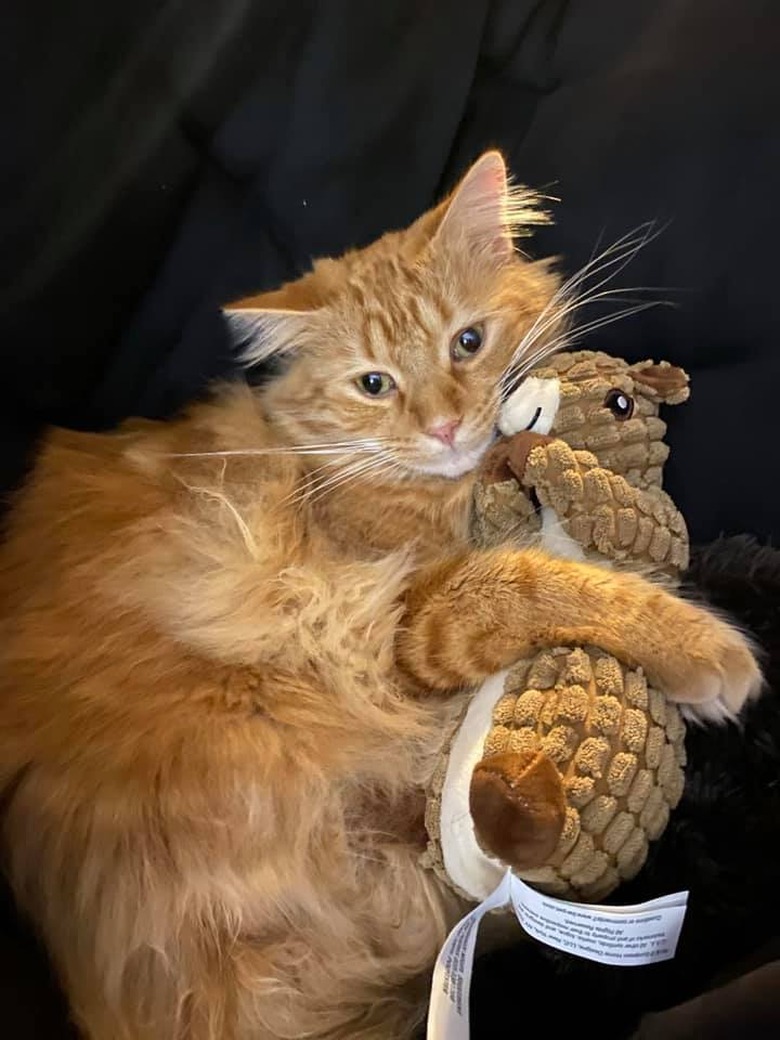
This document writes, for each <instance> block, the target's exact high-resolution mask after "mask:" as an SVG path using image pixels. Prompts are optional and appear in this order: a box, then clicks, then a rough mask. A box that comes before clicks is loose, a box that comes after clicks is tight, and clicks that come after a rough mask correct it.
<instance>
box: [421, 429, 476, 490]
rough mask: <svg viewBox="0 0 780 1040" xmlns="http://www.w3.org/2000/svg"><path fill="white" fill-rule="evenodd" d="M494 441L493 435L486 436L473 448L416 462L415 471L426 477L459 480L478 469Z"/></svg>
mask: <svg viewBox="0 0 780 1040" xmlns="http://www.w3.org/2000/svg"><path fill="white" fill-rule="evenodd" d="M492 443H493V437H492V436H491V437H486V438H485V440H484V441H481V442H480V443H479V444H478V445H476V446H475V447H473V448H459V449H457V450H454V451H448V452H446V454H442V455H441V456H439V457H437V458H435V459H430V460H429V461H427V462H415V464H414V467H413V469H414V472H415V473H419V474H421V475H423V476H426V477H445V478H446V479H447V480H457V478H458V477H463V476H465V475H466V474H467V473H471V471H472V470H473V469H476V467H477V466H478V465H479V464H480V462H481V461H482V458H483V456H484V454H485V452H486V451H487V450H488V448H489V447H490V445H491V444H492Z"/></svg>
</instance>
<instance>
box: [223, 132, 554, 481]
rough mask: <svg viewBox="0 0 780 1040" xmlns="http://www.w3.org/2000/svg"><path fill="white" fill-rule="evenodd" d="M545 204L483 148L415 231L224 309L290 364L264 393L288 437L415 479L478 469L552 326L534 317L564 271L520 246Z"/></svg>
mask: <svg viewBox="0 0 780 1040" xmlns="http://www.w3.org/2000/svg"><path fill="white" fill-rule="evenodd" d="M536 203H537V200H536V198H535V197H534V196H533V195H532V194H531V193H530V192H528V191H526V190H523V189H519V188H516V187H512V186H510V184H509V182H508V178H507V172H506V167H505V164H504V161H503V159H502V157H501V155H500V154H499V153H498V152H488V153H486V154H485V155H483V156H482V158H481V159H479V160H478V161H477V162H476V163H475V164H474V165H473V166H472V167H471V169H470V170H469V171H468V172H467V173H466V175H465V177H464V178H463V180H462V181H461V182H460V184H459V185H458V187H457V188H456V189H455V190H454V191H453V193H452V194H451V195H450V196H449V198H448V199H446V200H445V201H444V202H443V203H441V204H440V205H439V206H437V207H436V208H435V209H433V210H431V211H429V212H428V213H426V214H425V215H423V216H422V217H420V218H419V219H418V220H417V221H415V223H413V224H412V225H411V226H410V227H409V228H407V229H406V230H404V231H398V232H392V233H389V234H386V235H384V236H383V237H382V238H380V239H379V240H377V241H376V242H374V243H372V244H371V245H369V246H367V247H366V248H364V249H360V250H355V251H352V252H349V253H347V254H346V255H344V256H343V257H341V258H339V259H324V260H320V261H318V262H317V263H315V265H314V268H313V270H312V271H311V272H310V273H309V274H307V275H305V276H304V277H303V278H301V279H299V280H298V281H296V282H292V283H290V284H288V285H286V286H283V287H282V288H281V289H278V290H276V291H274V292H269V293H264V294H260V295H257V296H254V297H249V298H246V299H243V300H240V301H238V302H237V303H234V304H232V305H231V306H230V307H229V308H227V309H226V311H225V314H226V316H227V318H228V320H229V322H230V324H231V328H232V331H233V337H234V340H236V342H237V344H238V346H239V348H240V349H241V352H242V355H243V358H244V359H245V361H246V362H247V363H248V364H250V365H253V364H262V363H264V362H266V361H267V360H268V359H271V358H275V357H276V358H281V359H283V361H284V363H283V364H282V366H281V373H280V374H279V375H278V376H275V377H274V378H273V379H272V380H270V381H269V382H268V383H267V384H266V385H264V386H263V388H262V389H261V390H260V391H259V393H261V395H262V397H263V401H264V406H265V408H266V410H267V413H268V415H269V417H270V418H271V419H272V421H273V422H274V424H275V425H276V426H277V427H278V429H279V430H280V431H281V434H282V436H283V437H284V439H285V440H286V441H287V442H288V443H290V444H295V445H304V444H307V445H331V444H332V445H335V444H344V445H345V447H344V448H343V449H340V450H345V451H349V449H348V448H347V447H346V445H347V443H350V444H354V445H355V451H356V452H360V451H362V452H364V453H365V454H367V455H368V456H369V458H370V457H371V456H374V457H375V458H377V459H382V460H383V465H384V468H385V469H386V470H387V471H389V472H392V473H396V474H399V475H403V476H407V477H408V476H409V475H436V476H443V477H457V476H460V475H461V474H463V473H466V472H468V471H469V470H471V469H473V468H474V467H475V466H476V464H477V463H478V461H479V459H480V458H481V456H482V454H483V453H484V451H485V450H486V448H487V447H488V445H489V444H490V442H491V440H492V439H493V436H494V431H495V429H496V423H497V418H498V410H499V407H500V394H501V391H502V389H503V387H504V386H505V382H506V381H507V379H508V377H509V374H511V372H512V371H514V370H515V369H516V367H517V365H518V363H522V361H523V360H524V359H525V358H526V356H527V355H528V353H529V352H530V350H531V349H532V348H533V350H538V348H539V347H540V345H541V344H542V343H543V342H544V339H545V337H547V338H551V337H552V335H553V334H554V332H555V331H556V330H555V322H554V321H550V322H549V326H548V323H547V319H546V316H545V320H544V321H543V322H538V319H540V316H541V315H542V313H543V312H544V311H545V308H548V307H549V305H550V303H551V299H552V297H553V294H554V293H555V291H556V288H557V285H558V282H557V279H556V278H555V276H554V275H553V274H552V273H551V272H550V269H549V265H548V264H545V263H543V262H537V263H532V262H530V261H529V260H527V259H525V258H524V257H523V256H522V255H520V254H519V253H518V252H517V251H516V250H515V248H514V245H513V236H514V235H515V234H517V233H518V232H522V231H526V232H527V229H528V227H529V226H530V225H532V224H534V223H540V222H541V221H542V220H543V219H544V216H543V214H541V213H540V211H539V209H538V207H537V204H536ZM535 322H538V324H537V326H536V328H535V329H534V323H535ZM542 325H544V326H545V328H544V329H540V326H542ZM532 329H533V330H534V332H536V331H540V335H539V336H535V335H534V334H533V332H532ZM367 466H368V462H367Z"/></svg>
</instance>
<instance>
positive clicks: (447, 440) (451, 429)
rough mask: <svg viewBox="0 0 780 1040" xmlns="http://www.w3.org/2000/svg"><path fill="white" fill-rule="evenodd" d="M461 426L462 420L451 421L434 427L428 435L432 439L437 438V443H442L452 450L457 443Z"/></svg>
mask: <svg viewBox="0 0 780 1040" xmlns="http://www.w3.org/2000/svg"><path fill="white" fill-rule="evenodd" d="M459 426H460V419H450V420H449V421H448V422H443V423H439V424H438V425H437V426H432V427H431V428H430V430H428V434H429V436H431V437H435V438H436V440H437V441H441V442H442V444H446V445H448V447H450V448H451V447H452V446H453V444H454V443H455V434H456V433H457V432H458V427H459Z"/></svg>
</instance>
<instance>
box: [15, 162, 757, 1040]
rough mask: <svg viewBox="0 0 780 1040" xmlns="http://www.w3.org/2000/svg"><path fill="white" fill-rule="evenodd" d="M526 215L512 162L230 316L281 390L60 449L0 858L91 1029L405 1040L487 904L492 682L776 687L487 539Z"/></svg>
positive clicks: (22, 643) (706, 633) (597, 577)
mask: <svg viewBox="0 0 780 1040" xmlns="http://www.w3.org/2000/svg"><path fill="white" fill-rule="evenodd" d="M532 219H533V210H532V208H531V200H530V199H529V197H528V196H527V195H524V194H523V193H519V192H517V191H514V190H511V189H509V188H508V187H507V184H506V179H505V172H504V166H503V162H502V160H501V158H500V156H498V155H497V154H495V153H491V154H489V155H487V156H485V157H483V159H482V160H481V161H480V162H479V163H477V164H476V165H475V167H473V168H472V170H471V171H470V172H469V174H468V175H467V176H466V178H465V180H464V181H463V182H462V184H461V186H460V187H459V189H457V190H456V192H455V193H454V195H453V196H452V197H451V198H450V199H448V200H447V201H446V202H445V203H443V204H442V205H441V206H439V207H438V208H437V209H435V210H434V211H432V212H431V213H430V214H427V215H426V216H425V217H423V218H421V219H420V220H419V221H418V222H417V223H416V224H414V225H413V226H412V227H411V228H410V229H408V230H407V231H405V232H401V233H394V234H389V235H387V236H385V237H384V238H383V239H381V240H380V241H378V242H377V243H375V244H374V245H371V246H369V247H368V248H366V249H364V250H361V251H359V252H354V253H351V254H349V255H347V256H346V257H344V258H342V259H341V260H335V261H334V260H326V261H323V262H320V263H318V264H317V265H315V268H314V270H313V272H312V273H311V274H309V275H308V276H306V277H305V278H303V279H301V280H300V281H299V282H297V283H295V284H293V285H290V286H287V287H284V288H283V289H281V290H278V291H277V292H275V293H269V294H266V295H265V296H260V297H255V298H253V299H250V300H245V301H241V303H240V304H238V305H236V306H235V307H234V308H233V309H232V311H231V314H230V320H231V322H233V323H234V324H235V325H236V327H237V329H238V335H239V336H240V337H244V338H245V340H246V342H245V355H246V357H247V359H248V360H249V361H250V362H252V361H257V360H259V359H261V358H265V357H269V356H271V355H273V354H278V355H280V356H283V359H284V370H283V372H282V373H281V374H280V375H278V376H277V377H276V378H274V379H273V380H272V381H270V382H269V383H268V384H267V385H265V386H264V387H262V388H261V389H259V390H254V391H252V390H250V389H248V388H246V387H244V386H228V387H225V388H223V389H221V390H219V391H218V392H217V393H216V394H215V396H214V399H213V400H212V401H210V402H209V403H207V404H202V405H199V406H197V407H195V408H193V409H192V410H191V411H190V412H189V413H188V414H187V415H186V416H184V417H182V418H180V419H178V420H176V421H174V422H171V423H167V424H153V423H147V422H134V423H131V424H128V425H127V426H126V427H124V428H122V429H121V430H119V431H118V432H116V433H113V434H109V435H90V434H82V433H72V432H65V431H54V432H52V433H51V435H50V436H49V437H48V440H47V442H46V444H45V446H44V448H43V450H42V452H41V454H40V458H39V460H38V463H37V466H36V469H35V471H34V473H33V475H32V477H31V479H30V481H29V482H28V484H27V486H26V488H25V489H24V491H23V492H22V493H21V494H20V496H19V497H18V500H17V502H16V504H15V509H14V510H13V514H12V517H11V520H10V524H9V529H8V532H7V538H6V541H5V544H4V546H3V548H2V551H1V553H0V597H2V622H1V624H2V631H1V636H2V641H1V646H0V655H1V656H0V784H1V785H2V788H3V790H4V792H5V798H4V806H5V809H4V817H3V820H2V828H3V829H2V842H3V854H4V862H5V868H6V870H7V872H8V875H9V877H10V879H11V882H12V884H13V888H14V891H15V893H16V897H17V899H18V901H19V903H20V905H21V906H22V907H23V908H24V910H25V911H26V913H27V914H29V915H30V917H31V918H32V920H33V921H34V922H35V925H36V927H37V928H38V929H39V931H40V934H41V935H42V937H43V939H44V941H45V942H46V944H47V947H48V949H49V951H50V953H51V956H52V958H53V960H54V963H55V965H56V968H57V970H58V972H59V975H60V977H61V979H62V981H63V984H64V987H65V989H66V992H67V995H68V998H69V1001H70V1004H71V1007H72V1010H73V1015H74V1017H75V1020H76V1021H77V1022H78V1024H79V1026H80V1028H81V1029H82V1030H83V1032H84V1035H85V1036H86V1037H89V1038H91V1040H250V1038H251V1040H265V1038H295V1040H298V1038H300V1037H304V1036H310V1037H321V1038H323V1037H333V1038H346V1037H350V1038H358V1037H362V1038H377V1040H378V1038H382V1040H390V1038H402V1037H406V1036H408V1035H410V1034H411V1032H412V1031H413V1030H414V1028H415V1027H416V1026H417V1025H418V1024H419V1021H420V1016H421V1014H422V1011H423V1008H424V1002H425V991H426V986H427V977H428V973H429V970H430V968H431V966H432V963H433V960H434V958H435V955H436V952H437V949H438V947H439V944H440V943H441V941H442V939H443V936H444V935H445V931H446V928H447V927H448V924H449V923H450V922H451V920H452V916H453V914H454V913H456V912H457V911H458V908H457V907H456V906H455V905H454V903H453V902H452V897H451V896H449V895H448V894H447V893H446V892H445V891H444V890H443V889H442V887H441V885H440V884H439V882H438V881H437V879H436V878H435V877H434V876H433V875H432V874H430V873H428V872H426V871H425V870H424V869H422V868H421V866H420V865H419V861H418V858H419V852H420V841H421V839H420V825H421V805H422V798H423V792H424V789H425V785H426V783H427V781H428V779H429V777H430V774H431V771H432V765H433V762H434V759H435V756H436V753H437V750H438V747H439V742H440V740H441V732H442V729H443V727H444V724H445V723H446V721H447V720H448V719H449V718H450V716H451V713H452V712H454V711H457V710H458V709H459V707H460V705H461V703H462V699H463V698H464V697H465V696H467V693H466V690H467V688H468V684H470V683H474V682H477V681H479V680H480V679H482V678H484V677H485V676H487V675H489V674H491V673H492V672H494V671H496V670H498V669H499V668H501V667H503V666H504V665H506V664H507V663H509V662H511V661H512V659H513V658H515V657H517V656H518V655H520V654H526V653H528V651H529V650H531V649H533V648H534V647H537V646H540V645H543V644H545V643H548V642H553V643H559V642H561V643H568V644H571V643H576V642H589V643H596V644H599V645H601V646H603V647H605V648H606V649H607V650H609V651H612V652H613V653H616V654H619V655H620V656H622V657H623V658H625V659H626V660H628V661H629V662H630V663H632V664H633V663H636V664H641V665H643V666H644V667H645V668H646V669H647V671H648V673H649V674H650V675H651V677H652V678H653V680H654V681H656V682H658V683H659V684H660V685H661V686H662V687H663V688H665V689H667V690H668V691H669V692H670V695H671V696H674V697H677V698H678V699H680V700H688V701H707V700H710V699H712V698H715V697H718V696H721V697H726V699H727V700H728V701H729V703H730V704H731V706H732V707H734V708H738V707H739V705H740V703H741V702H742V701H743V700H744V699H745V698H746V697H747V696H748V695H750V693H751V692H753V691H754V689H755V688H756V686H757V683H758V671H757V668H756V666H755V663H754V661H753V658H752V656H751V654H750V651H749V648H748V647H747V645H746V643H745V642H744V640H743V639H742V637H741V636H740V635H739V634H738V633H736V632H735V631H734V630H732V629H731V628H730V627H729V626H728V625H727V624H726V623H724V622H723V621H722V620H720V619H717V618H714V617H712V616H710V615H709V614H707V613H705V612H704V611H703V610H701V609H699V608H697V607H695V606H693V605H690V604H687V603H684V602H682V601H680V600H678V599H675V598H674V597H672V596H671V595H670V594H668V593H666V592H665V591H663V590H661V589H658V588H655V587H653V586H651V585H649V584H647V583H645V582H644V581H642V580H641V579H639V578H635V577H631V576H629V575H620V574H607V573H605V572H603V571H601V570H594V569H592V568H590V567H589V566H587V565H584V564H574V563H565V562H559V561H553V560H550V559H547V558H545V557H544V556H543V555H541V554H540V553H536V552H521V551H518V550H509V549H507V550H506V551H493V552H489V553H478V552H475V551H473V550H471V549H470V548H469V545H468V541H467V529H468V515H469V507H470V496H471V488H472V481H473V479H474V473H475V471H476V467H477V466H478V463H479V460H480V458H481V457H482V454H483V453H484V451H485V449H486V447H487V445H488V443H489V440H490V437H491V435H492V431H493V430H494V428H495V425H496V417H497V409H498V406H499V397H498V390H499V387H500V385H501V381H502V379H504V378H505V377H506V375H507V373H508V372H509V371H511V368H512V364H513V362H516V361H517V360H518V346H519V345H521V346H522V345H523V344H526V345H528V344H530V342H531V340H530V339H529V330H530V329H532V327H533V326H534V322H537V319H539V317H540V315H541V314H542V313H543V312H544V313H547V311H549V307H550V304H551V301H552V300H553V298H554V294H555V291H556V287H557V283H556V280H555V278H554V276H553V275H552V274H551V273H550V270H549V268H548V267H547V266H546V265H543V264H532V263H529V262H527V261H525V260H524V259H522V258H521V257H520V256H519V255H518V254H516V253H514V252H513V250H512V247H511V241H510V235H511V233H512V231H513V230H516V225H517V224H518V222H521V223H522V222H525V221H530V220H532ZM545 309H547V311H546V310H545ZM467 327H475V328H477V329H478V330H479V333H480V336H481V338H482V341H483V345H482V347H481V349H479V350H477V351H476V352H474V354H473V356H472V355H470V354H469V355H467V356H464V357H462V356H460V355H458V354H457V352H456V351H455V348H454V347H453V344H457V342H458V336H459V333H460V330H462V329H464V328H467ZM553 327H554V326H551V328H553ZM532 338H533V337H531V339H532ZM537 345H538V343H537ZM528 349H530V346H529V347H528ZM454 351H455V352H454ZM523 351H525V352H526V353H527V351H526V347H525V346H524V347H523V350H521V351H520V355H519V356H520V358H521V359H522V356H524V353H523ZM367 372H377V373H380V374H382V375H383V377H384V376H389V377H390V378H391V380H392V383H393V385H392V388H391V389H390V390H389V391H388V392H387V393H383V394H381V395H379V396H377V397H370V396H369V395H367V394H366V393H365V392H363V390H362V389H361V385H360V383H359V380H360V377H361V376H362V375H363V374H365V373H367ZM356 380H357V381H358V382H356ZM387 385H389V384H387ZM442 423H450V424H458V425H457V431H456V433H455V435H454V441H453V443H452V444H449V443H445V442H443V441H442V440H441V439H440V438H438V437H437V436H435V435H434V434H432V433H431V431H432V430H434V431H435V430H436V428H437V427H438V426H440V425H441V424H442Z"/></svg>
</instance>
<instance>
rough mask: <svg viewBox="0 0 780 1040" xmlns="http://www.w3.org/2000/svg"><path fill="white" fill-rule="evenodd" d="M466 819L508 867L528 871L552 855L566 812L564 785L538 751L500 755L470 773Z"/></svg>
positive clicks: (558, 775)
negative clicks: (470, 817) (468, 812)
mask: <svg viewBox="0 0 780 1040" xmlns="http://www.w3.org/2000/svg"><path fill="white" fill-rule="evenodd" d="M470 807H471V816H472V819H473V820H474V827H475V830H476V834H477V840H478V841H479V843H480V845H481V846H482V847H483V848H484V849H485V851H486V852H487V853H489V854H490V855H492V856H496V857H497V858H498V859H500V860H502V861H503V862H504V863H507V864H508V865H509V866H512V867H515V868H517V869H519V870H529V869H530V868H532V867H538V866H541V865H543V864H544V863H546V862H547V860H548V859H549V857H550V856H551V855H552V853H553V852H554V851H555V848H556V846H557V844H558V840H559V838H560V836H561V831H562V830H563V824H564V819H565V813H566V806H565V798H564V791H563V782H562V780H561V775H560V773H559V772H558V770H557V769H556V768H555V765H554V764H553V763H552V762H551V761H550V759H549V758H547V756H546V755H544V754H543V753H541V752H532V751H528V752H502V753H501V754H498V755H491V756H489V757H488V758H483V759H482V761H481V762H479V763H478V765H477V766H476V768H475V769H474V773H473V775H472V778H471V790H470Z"/></svg>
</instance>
